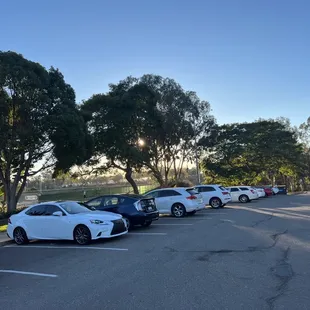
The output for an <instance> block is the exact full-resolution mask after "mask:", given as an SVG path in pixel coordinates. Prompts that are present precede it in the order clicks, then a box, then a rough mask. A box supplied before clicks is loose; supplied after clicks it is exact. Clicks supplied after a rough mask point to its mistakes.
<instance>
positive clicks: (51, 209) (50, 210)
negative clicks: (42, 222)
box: [44, 205, 66, 215]
mask: <svg viewBox="0 0 310 310" xmlns="http://www.w3.org/2000/svg"><path fill="white" fill-rule="evenodd" d="M56 211H61V212H62V215H66V214H65V213H64V212H63V211H62V210H61V209H60V208H59V207H57V206H54V205H47V206H46V212H45V214H44V215H53V213H54V212H56Z"/></svg>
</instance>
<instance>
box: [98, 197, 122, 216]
mask: <svg viewBox="0 0 310 310" xmlns="http://www.w3.org/2000/svg"><path fill="white" fill-rule="evenodd" d="M118 207H119V197H118V196H113V195H111V196H104V197H102V202H101V205H100V207H98V208H97V210H100V211H108V212H113V213H118Z"/></svg>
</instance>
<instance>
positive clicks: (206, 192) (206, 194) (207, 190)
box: [196, 186, 216, 205]
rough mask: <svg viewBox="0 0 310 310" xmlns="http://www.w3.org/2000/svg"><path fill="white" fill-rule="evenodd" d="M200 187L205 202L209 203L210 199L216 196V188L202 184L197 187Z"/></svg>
mask: <svg viewBox="0 0 310 310" xmlns="http://www.w3.org/2000/svg"><path fill="white" fill-rule="evenodd" d="M196 189H198V191H199V193H200V194H201V196H202V198H203V202H204V204H206V205H208V204H209V202H210V199H211V198H212V197H213V196H214V194H215V193H214V192H216V189H215V188H214V187H212V186H201V187H198V188H196Z"/></svg>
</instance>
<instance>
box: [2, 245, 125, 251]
mask: <svg viewBox="0 0 310 310" xmlns="http://www.w3.org/2000/svg"><path fill="white" fill-rule="evenodd" d="M4 247H5V248H19V249H29V248H35V249H79V250H107V251H128V249H123V248H102V247H92V246H53V245H29V246H18V245H6V246H4Z"/></svg>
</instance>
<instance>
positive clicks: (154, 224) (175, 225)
mask: <svg viewBox="0 0 310 310" xmlns="http://www.w3.org/2000/svg"><path fill="white" fill-rule="evenodd" d="M192 225H193V224H169V223H167V224H152V226H192Z"/></svg>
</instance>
